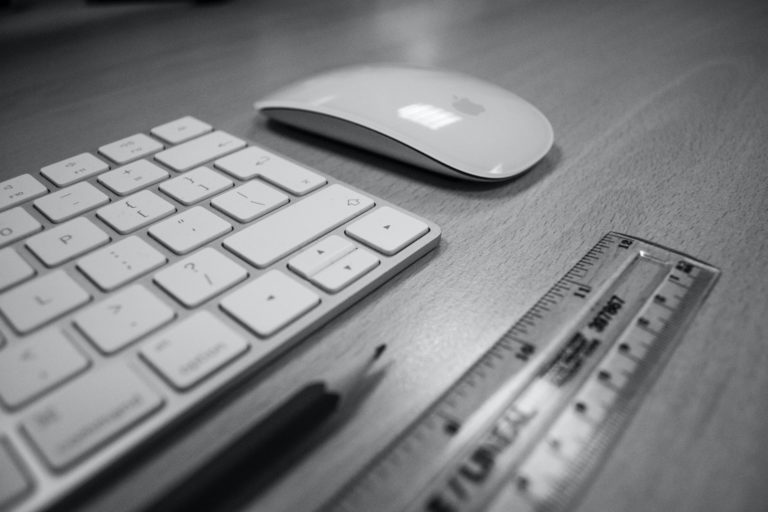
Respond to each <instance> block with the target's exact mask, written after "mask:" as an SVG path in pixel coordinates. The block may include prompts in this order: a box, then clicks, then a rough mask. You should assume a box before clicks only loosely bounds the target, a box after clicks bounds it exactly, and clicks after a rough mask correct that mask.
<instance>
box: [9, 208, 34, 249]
mask: <svg viewBox="0 0 768 512" xmlns="http://www.w3.org/2000/svg"><path fill="white" fill-rule="evenodd" d="M41 229H43V225H42V224H40V223H39V222H38V221H37V219H35V218H34V217H33V216H32V215H30V214H29V213H27V211H26V210H25V209H24V208H22V207H21V206H17V207H16V208H11V209H10V210H8V211H7V212H2V213H0V247H3V246H5V245H8V244H10V243H13V242H15V241H16V240H19V239H20V238H24V237H25V236H27V235H29V234H31V233H35V232H37V231H40V230H41Z"/></svg>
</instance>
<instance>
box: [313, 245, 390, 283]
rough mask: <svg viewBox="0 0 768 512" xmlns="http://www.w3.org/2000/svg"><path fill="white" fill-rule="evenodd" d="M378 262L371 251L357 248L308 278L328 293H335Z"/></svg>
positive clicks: (371, 268)
mask: <svg viewBox="0 0 768 512" xmlns="http://www.w3.org/2000/svg"><path fill="white" fill-rule="evenodd" d="M379 263H380V262H379V258H377V257H376V256H374V255H373V254H372V253H370V252H368V251H366V250H365V249H357V250H354V251H352V252H351V253H349V254H347V255H346V256H344V257H343V258H341V259H340V260H339V261H337V262H336V263H333V264H332V265H331V266H329V267H328V268H325V269H323V270H321V271H320V272H318V273H317V274H315V275H314V276H312V277H311V278H310V279H311V281H312V282H313V283H315V284H316V285H318V286H319V287H320V288H322V289H323V290H325V291H327V292H328V293H336V292H338V291H339V290H341V289H342V288H345V287H347V286H349V285H350V284H351V283H353V282H354V281H356V280H358V279H359V278H361V277H362V276H364V275H365V274H367V273H368V272H370V271H371V270H373V269H374V268H376V266H378V264H379Z"/></svg>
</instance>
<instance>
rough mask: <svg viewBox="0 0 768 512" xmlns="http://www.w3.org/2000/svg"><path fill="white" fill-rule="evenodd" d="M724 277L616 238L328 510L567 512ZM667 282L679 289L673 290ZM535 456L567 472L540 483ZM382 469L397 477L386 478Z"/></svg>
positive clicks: (590, 254) (562, 282) (586, 259)
mask: <svg viewBox="0 0 768 512" xmlns="http://www.w3.org/2000/svg"><path fill="white" fill-rule="evenodd" d="M598 263H600V264H599V265H598ZM718 274H719V273H718V271H717V270H716V269H714V268H712V267H709V266H708V265H706V264H704V263H701V262H697V261H695V260H692V259H690V258H688V257H686V256H685V255H681V254H680V253H676V252H674V251H672V250H669V249H666V248H662V247H659V246H656V245H654V244H651V243H649V242H645V241H643V240H640V239H637V238H633V237H630V236H626V235H621V234H618V233H608V234H607V235H605V236H604V237H603V238H602V239H601V240H600V241H598V243H597V244H596V245H595V246H593V247H592V249H590V250H589V251H587V253H586V254H585V255H584V256H583V257H582V258H581V260H579V262H577V263H576V265H574V266H573V267H572V268H571V269H570V270H569V271H568V272H566V273H565V275H564V276H563V277H561V278H560V279H559V280H558V281H557V282H556V283H555V284H554V285H553V286H552V287H551V288H550V289H549V290H548V291H547V292H546V293H545V294H544V295H543V296H542V298H541V299H539V301H538V302H536V304H535V305H534V306H533V307H531V308H530V309H529V310H528V311H526V313H525V314H524V315H523V316H522V317H521V318H520V320H518V321H517V322H516V323H515V324H514V325H513V326H512V327H510V328H509V330H508V331H507V332H506V333H504V334H503V335H502V336H501V337H500V338H499V340H498V341H497V342H496V343H495V344H494V345H493V346H492V347H491V348H490V349H489V350H488V351H487V352H486V353H485V354H484V355H483V356H481V357H480V358H479V359H478V361H477V362H476V363H474V364H473V365H472V366H471V367H470V368H469V369H468V370H467V371H466V372H465V373H464V375H463V376H462V377H460V378H459V379H458V380H457V381H456V382H455V383H454V384H453V385H452V386H451V387H450V388H449V389H448V390H447V391H446V393H444V394H443V396H442V397H441V398H439V399H438V400H437V401H436V402H435V403H434V404H433V405H432V406H431V407H430V408H429V410H428V411H427V412H425V413H424V414H423V415H422V416H421V418H420V419H419V420H417V421H416V422H415V423H414V424H413V425H412V426H411V427H410V428H409V429H407V430H406V431H405V432H403V433H401V434H400V435H399V436H398V437H397V438H396V439H395V441H393V443H392V444H391V445H390V448H389V449H387V450H385V451H384V452H383V453H382V454H381V455H380V456H379V457H378V458H376V459H375V460H374V461H373V462H372V463H371V464H370V465H369V466H368V469H367V470H364V471H363V472H361V474H360V475H358V477H356V478H355V479H353V480H352V481H351V482H350V483H349V484H348V485H347V486H346V487H345V488H344V489H342V491H341V492H340V493H339V495H337V497H336V498H335V499H334V500H333V501H332V502H331V503H330V504H329V509H331V510H362V509H364V510H372V511H373V510H382V511H383V510H386V511H395V510H420V511H424V512H438V511H439V512H449V511H454V510H469V509H473V510H474V509H479V508H482V507H483V506H485V505H487V504H488V503H490V502H491V501H492V500H494V499H496V498H494V495H496V494H497V493H498V491H500V490H503V492H501V493H500V494H499V496H501V498H498V499H512V500H513V502H514V503H516V504H521V503H526V504H527V505H525V510H531V511H534V512H538V511H540V510H541V511H543V510H554V509H556V508H557V507H562V506H563V505H564V504H565V503H567V502H568V500H567V499H566V498H567V497H569V496H573V495H575V494H574V493H575V492H576V491H574V489H577V488H578V487H579V485H580V484H581V483H583V482H585V481H586V479H587V478H588V475H589V474H591V473H590V471H591V472H593V471H594V468H595V467H596V464H597V463H596V462H595V460H597V459H598V455H594V454H600V453H604V452H605V450H607V448H606V447H607V446H609V445H611V443H612V442H613V441H614V440H615V438H616V436H617V435H618V434H617V433H618V432H619V431H620V430H619V428H620V427H621V425H622V424H623V423H622V421H623V422H626V421H628V420H627V419H626V418H628V415H629V413H628V412H626V411H628V410H629V409H628V406H627V405H626V404H629V403H630V402H631V401H632V400H634V401H635V402H636V401H637V400H639V398H637V397H640V396H641V393H640V392H639V391H638V390H637V389H636V388H638V387H641V386H644V385H647V382H646V381H647V380H648V379H649V377H647V375H652V374H653V373H654V372H652V371H651V370H654V369H656V368H655V367H656V366H657V365H658V361H659V359H658V358H660V357H661V356H660V355H659V354H666V353H669V351H670V350H671V347H672V346H673V345H674V343H673V342H674V341H675V340H676V339H677V338H679V334H680V333H681V332H682V331H683V330H684V329H685V327H686V326H687V322H690V320H691V319H692V318H693V316H694V314H695V313H696V311H697V310H698V307H699V306H700V305H701V302H702V301H703V300H704V297H706V294H707V293H708V291H709V290H710V289H711V287H712V285H713V284H714V282H715V280H716V278H717V276H718ZM679 276H680V277H679ZM683 276H684V277H683ZM665 283H673V284H675V285H677V286H678V289H679V288H682V289H684V290H685V291H684V292H683V294H682V296H679V295H676V294H674V293H671V291H670V290H669V289H666V291H665V288H664V285H665ZM689 288H690V289H689ZM654 328H655V329H654ZM659 339H663V340H664V342H663V343H654V342H655V341H656V340H659ZM633 347H634V348H633ZM656 370H657V369H656ZM631 403H634V402H631ZM531 407H533V408H532V409H531ZM526 411H528V412H526ZM537 411H538V412H537ZM569 411H570V412H569ZM568 414H571V415H572V418H573V419H572V420H571V419H570V418H571V416H568ZM531 415H532V416H531ZM566 420H567V421H579V422H581V425H582V426H581V427H579V428H580V429H587V430H586V431H584V432H586V433H585V434H584V435H585V436H586V437H585V438H584V439H582V440H580V441H579V440H578V439H576V438H574V437H573V435H571V434H567V435H565V437H562V436H561V437H560V438H555V437H553V435H552V434H550V433H551V432H552V428H557V425H558V424H559V422H561V421H566ZM606 422H607V423H606ZM424 425H430V426H431V427H432V428H430V429H424V428H423V426H424ZM611 425H613V426H611ZM617 425H618V426H617ZM605 432H607V434H603V433H605ZM569 436H570V437H569ZM601 436H603V437H601ZM611 436H612V437H611ZM574 443H577V444H574ZM403 446H407V447H408V452H407V453H406V452H404V451H403V450H402V448H403ZM601 450H602V451H601ZM395 455H397V456H395ZM536 457H539V458H541V457H545V459H543V460H546V457H553V459H552V460H556V461H559V462H558V463H556V464H555V467H556V468H559V469H557V471H560V473H557V472H555V473H552V472H551V471H550V472H549V473H547V472H546V471H545V473H541V471H542V467H543V468H548V467H549V466H548V465H547V464H549V463H547V464H545V465H544V466H541V465H540V464H539V466H537V465H536V464H538V463H537V462H536V460H538V459H536ZM393 460H397V463H393V462H392V461H393ZM584 461H586V462H584ZM521 465H522V466H521ZM382 466H387V467H388V468H391V471H389V472H388V473H387V475H386V476H382V475H381V474H380V473H379V471H377V469H378V468H380V467H382ZM518 468H519V471H518ZM574 468H581V469H579V470H578V471H576V469H574ZM584 468H586V469H588V470H589V471H587V470H586V469H585V470H584V471H582V469H584ZM520 471H522V473H521V472H520ZM556 473H557V474H556ZM509 486H512V487H509ZM493 508H494V510H505V511H506V510H513V509H510V508H508V507H505V506H503V505H502V507H501V508H497V507H493ZM514 510H517V509H514Z"/></svg>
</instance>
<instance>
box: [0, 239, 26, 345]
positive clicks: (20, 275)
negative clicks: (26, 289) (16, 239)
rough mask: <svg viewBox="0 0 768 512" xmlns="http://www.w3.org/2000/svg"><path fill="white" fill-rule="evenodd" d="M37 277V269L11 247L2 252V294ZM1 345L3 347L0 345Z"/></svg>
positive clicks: (0, 260) (0, 251)
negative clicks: (34, 276)
mask: <svg viewBox="0 0 768 512" xmlns="http://www.w3.org/2000/svg"><path fill="white" fill-rule="evenodd" d="M33 275H35V269H34V268H32V266H30V264H29V263H27V262H26V261H24V258H22V257H21V256H19V253H17V252H16V251H14V250H13V249H11V248H10V247H8V248H6V249H3V250H0V292H1V291H3V290H5V289H7V288H10V287H11V286H13V285H15V284H19V283H20V282H22V281H26V280H27V279H29V278H30V277H32V276H33ZM0 345H2V344H1V343H0Z"/></svg>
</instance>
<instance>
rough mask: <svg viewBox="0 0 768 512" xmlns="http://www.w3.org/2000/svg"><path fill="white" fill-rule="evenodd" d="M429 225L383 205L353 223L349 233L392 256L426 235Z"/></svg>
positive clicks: (348, 229)
mask: <svg viewBox="0 0 768 512" xmlns="http://www.w3.org/2000/svg"><path fill="white" fill-rule="evenodd" d="M428 231H429V226H427V225H426V224H425V223H424V222H422V221H420V220H418V219H416V218H414V217H411V216H410V215H408V214H405V213H403V212H400V211H398V210H395V209H394V208H390V207H389V206H383V207H381V208H379V209H377V210H374V211H373V212H372V213H370V214H368V215H366V216H365V217H363V218H362V219H360V220H359V221H357V222H355V223H354V224H351V225H350V226H349V227H348V228H347V230H346V233H347V235H349V236H351V237H352V238H355V239H357V240H359V241H361V242H363V243H364V244H366V245H368V246H370V247H372V248H373V249H376V250H377V251H379V252H381V253H382V254H386V255H387V256H392V255H393V254H397V253H398V252H400V251H401V250H403V249H404V248H405V247H407V246H408V245H410V244H411V243H413V242H414V241H415V240H418V239H419V238H421V237H422V236H424V235H425V234H426V233H427V232H428Z"/></svg>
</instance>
